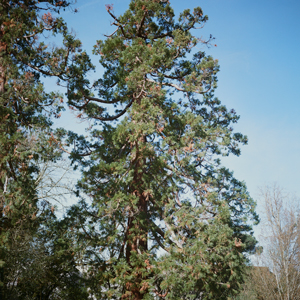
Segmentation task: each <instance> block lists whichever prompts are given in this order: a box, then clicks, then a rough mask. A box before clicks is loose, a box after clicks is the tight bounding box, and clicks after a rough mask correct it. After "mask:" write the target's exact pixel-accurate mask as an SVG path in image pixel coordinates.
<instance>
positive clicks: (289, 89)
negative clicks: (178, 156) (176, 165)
mask: <svg viewBox="0 0 300 300" xmlns="http://www.w3.org/2000/svg"><path fill="white" fill-rule="evenodd" d="M129 2H130V0H85V1H83V0H78V1H77V3H76V4H75V5H74V8H77V9H78V11H79V12H78V13H77V14H74V13H72V12H71V11H70V10H67V11H66V12H65V13H63V14H62V16H63V17H64V18H65V20H66V21H67V22H68V25H69V27H71V28H73V29H74V32H76V34H77V36H78V38H79V39H81V40H82V42H83V48H84V49H86V50H87V51H88V53H91V50H92V47H93V45H94V44H95V41H96V40H99V39H104V38H105V37H104V36H103V34H109V33H112V32H113V28H112V27H111V26H110V23H111V17H110V16H109V15H108V13H107V11H106V9H105V4H113V6H114V12H115V14H116V15H120V14H122V13H123V12H124V11H125V10H126V9H127V7H128V4H129ZM170 3H171V5H172V6H173V7H174V9H175V12H176V13H177V14H178V13H179V12H180V11H182V10H183V9H186V8H194V7H195V6H200V7H202V9H203V11H204V14H207V15H208V17H209V21H208V23H207V25H206V26H205V28H204V29H202V30H199V32H198V36H199V37H200V36H203V38H205V37H208V36H209V34H212V35H213V36H215V37H216V40H215V42H216V44H217V47H213V48H210V49H207V50H205V51H206V52H207V53H208V54H210V55H212V56H213V57H214V58H215V59H218V60H219V63H220V67H221V71H220V73H219V76H218V78H219V82H218V89H217V92H216V96H217V97H218V98H219V99H220V100H221V101H222V103H223V104H225V105H226V106H227V107H228V108H234V109H235V110H236V111H237V113H238V114H239V115H240V116H241V118H240V121H239V123H238V124H237V125H236V126H235V131H240V132H242V133H243V134H246V135H248V138H249V145H247V146H244V147H242V155H241V156H240V157H237V158H236V157H230V158H226V159H225V160H224V164H225V165H226V166H227V167H228V168H229V169H231V170H233V171H234V174H235V177H236V178H238V179H239V180H244V181H245V182H246V184H247V186H248V189H249V191H250V194H251V196H252V197H253V198H255V199H257V191H258V187H259V186H262V185H264V184H268V183H272V182H274V181H276V182H278V183H279V185H281V186H282V187H284V188H286V189H287V190H288V191H290V192H293V193H296V194H298V195H299V196H300V159H299V154H300V131H299V129H300V118H299V113H300V93H299V89H300V73H299V69H300V59H299V55H300V18H299V12H300V1H299V0H252V1H249V0H201V1H199V0H184V1H182V0H170ZM93 61H94V62H95V63H96V62H97V57H95V58H94V59H93ZM98 66H99V65H98ZM98 75H101V71H99V73H98ZM76 122H77V121H76V120H75V119H70V117H67V118H65V119H64V118H62V119H60V121H58V123H57V125H58V126H67V125H70V126H69V128H70V129H74V128H79V127H80V126H83V124H81V125H80V124H78V123H76ZM75 124H76V126H75Z"/></svg>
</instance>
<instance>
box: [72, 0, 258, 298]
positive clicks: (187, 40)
mask: <svg viewBox="0 0 300 300" xmlns="http://www.w3.org/2000/svg"><path fill="white" fill-rule="evenodd" d="M106 8H107V11H108V13H109V14H110V15H111V17H112V20H113V23H112V24H113V25H114V26H115V31H114V32H113V33H112V34H111V35H109V36H107V39H106V40H104V41H101V40H100V41H98V42H97V44H96V46H95V48H94V53H95V54H98V55H100V64H101V65H102V66H103V67H104V69H105V73H104V75H103V77H102V78H101V79H99V80H98V81H96V82H94V83H93V84H92V85H91V86H89V85H88V84H89V82H88V80H87V79H86V78H85V77H83V76H77V79H76V80H73V81H70V82H69V86H68V97H69V104H70V106H71V108H72V109H73V110H78V116H79V117H81V116H82V117H87V118H89V119H90V120H91V121H92V122H91V136H90V139H89V140H84V139H83V137H80V138H79V139H77V142H76V143H77V145H76V150H74V151H73V154H72V156H73V159H74V161H77V163H78V164H79V165H80V166H81V167H82V174H83V175H82V180H81V181H80V182H79V184H78V187H79V189H80V190H81V191H82V192H83V193H85V194H86V195H87V196H88V197H90V198H91V199H92V206H91V210H90V211H88V212H86V222H89V223H90V224H92V223H93V222H96V227H95V229H94V227H93V226H95V224H94V225H93V226H89V227H87V226H84V227H83V228H84V230H86V237H87V238H88V239H89V240H90V245H91V246H92V245H93V247H94V248H93V247H91V251H90V252H89V255H90V256H89V259H92V258H94V265H93V268H92V269H91V270H92V272H91V274H94V275H95V274H96V275H95V276H96V277H97V280H98V284H99V288H98V294H97V299H136V300H138V299H227V297H228V295H229V294H230V293H233V294H234V293H235V292H236V291H237V290H238V288H239V282H241V280H242V279H241V278H242V273H243V269H244V265H245V262H246V259H245V254H244V253H245V252H246V251H250V250H251V248H253V246H254V245H255V240H254V238H253V237H252V231H251V226H250V225H249V221H248V220H250V219H252V220H254V221H257V215H256V214H255V211H254V209H255V203H254V201H253V200H252V199H251V198H250V196H249V194H248V192H247V190H246V187H245V185H244V183H242V182H240V181H238V180H236V179H235V178H234V177H233V174H232V172H230V171H229V170H228V169H226V168H225V167H223V166H221V164H220V159H219V158H218V156H220V155H228V154H230V153H232V154H234V155H239V154H240V150H239V145H240V144H245V143H247V138H246V137H245V136H244V135H242V134H240V133H234V132H233V129H232V128H231V124H233V123H236V122H237V120H238V118H239V117H238V116H237V115H236V113H235V111H234V110H231V111H228V110H227V109H226V107H225V106H224V105H222V104H221V102H220V101H219V100H218V99H217V98H216V97H215V96H214V90H215V88H216V86H217V72H218V70H219V66H218V62H217V60H214V59H213V58H212V57H211V56H207V55H206V54H205V52H202V51H198V52H197V51H196V50H197V49H199V46H202V45H207V44H209V43H210V42H211V41H212V40H210V39H209V40H207V41H204V40H202V39H200V38H197V37H196V36H194V33H195V30H194V29H197V28H198V27H200V28H201V27H202V26H203V25H204V24H205V22H206V21H207V19H208V17H207V16H205V15H204V14H203V12H202V9H201V8H199V7H197V8H195V9H194V10H193V11H190V10H189V9H187V10H185V11H183V12H182V13H181V14H180V17H179V19H178V21H175V16H174V11H173V9H172V8H171V6H170V4H169V1H163V0H132V1H131V3H130V5H129V9H128V10H127V11H126V12H125V13H124V14H123V15H121V16H116V15H115V13H114V11H113V7H112V5H107V6H106ZM95 93H97V94H98V95H97V96H96V95H95ZM113 112H114V113H113ZM74 139H76V135H74V134H71V135H70V142H72V143H73V142H74ZM92 250H94V252H93V254H91V252H92ZM99 251H100V252H99Z"/></svg>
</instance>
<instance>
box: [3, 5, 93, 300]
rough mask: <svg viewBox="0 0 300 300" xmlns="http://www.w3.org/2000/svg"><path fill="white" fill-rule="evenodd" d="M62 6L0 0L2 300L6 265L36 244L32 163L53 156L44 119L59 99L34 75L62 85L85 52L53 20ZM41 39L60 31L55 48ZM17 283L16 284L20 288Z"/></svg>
mask: <svg viewBox="0 0 300 300" xmlns="http://www.w3.org/2000/svg"><path fill="white" fill-rule="evenodd" d="M69 4H70V3H69V1H58V0H49V1H36V0H24V1H19V0H3V1H1V3H0V24H1V28H0V261H1V265H0V282H1V283H2V285H1V286H0V295H1V299H2V297H4V294H5V292H4V291H5V289H6V288H8V286H7V285H10V284H11V283H10V282H9V281H8V278H9V276H8V274H10V271H9V268H10V267H11V266H12V265H11V264H10V263H9V261H10V260H14V259H17V258H18V263H19V262H20V263H21V261H22V260H21V258H20V256H19V255H23V254H24V256H23V257H22V259H23V262H24V261H26V259H28V260H32V259H33V258H32V257H33V256H32V255H33V253H34V252H32V251H33V249H32V248H33V247H34V244H35V241H34V240H32V239H30V238H29V237H30V236H35V238H37V237H36V234H37V233H36V231H37V230H38V228H39V227H40V221H41V218H38V215H40V207H41V206H40V203H39V201H38V200H39V195H38V191H37V185H38V182H37V176H38V174H39V166H38V164H39V162H43V161H44V162H45V161H55V160H57V158H58V157H59V156H60V152H59V151H58V141H57V137H56V136H55V134H53V133H51V128H50V125H51V123H52V122H51V118H53V117H55V118H58V117H60V112H61V110H62V109H63V104H62V102H63V99H62V96H61V95H60V94H59V93H56V92H49V93H48V92H46V91H45V90H44V86H43V83H42V81H41V76H54V77H58V78H59V79H60V80H66V79H67V78H69V77H70V76H73V74H75V73H76V72H77V73H78V72H79V68H78V67H76V65H82V64H83V61H86V62H87V56H86V54H85V53H84V52H80V50H81V49H80V47H81V44H80V42H79V41H78V40H76V39H74V37H73V36H72V35H70V33H69V32H68V29H67V27H66V24H65V23H64V21H63V20H62V19H61V18H59V17H57V18H56V17H54V15H55V14H57V13H59V12H60V10H61V9H64V8H65V7H67V6H69ZM48 34H49V35H54V36H56V35H58V34H59V35H60V36H61V37H62V47H50V46H49V45H47V44H46V39H45V36H47V35H48ZM85 66H86V67H85V68H83V69H84V70H86V68H89V63H88V62H87V63H86V64H85ZM23 237H24V239H25V240H24V241H22V238H23ZM40 243H41V241H38V242H37V244H39V245H40ZM18 245H19V246H20V245H22V247H23V246H24V247H25V248H24V249H25V250H24V252H20V251H19V252H18V251H17V250H18V247H19V246H18ZM22 247H21V246H20V248H22ZM27 250H28V251H27ZM15 251H17V252H15ZM26 257H27V258H26ZM33 263H34V264H35V262H33ZM16 266H17V264H16ZM35 267H36V268H37V269H38V268H42V265H40V266H39V267H38V266H37V264H35ZM21 269H22V268H21ZM40 270H42V269H40ZM34 271H36V274H35V275H34V274H32V276H33V277H34V276H36V278H35V279H37V277H42V276H41V273H39V271H38V270H33V272H34ZM16 272H21V270H20V269H19V270H17V271H16ZM44 272H46V271H45V270H44ZM26 276H27V275H26ZM29 278H30V277H29ZM29 278H27V279H26V280H27V283H29V280H28V279H29ZM18 282H19V281H18ZM4 283H6V285H5V284H4ZM18 286H19V287H21V283H20V284H18ZM29 286H30V285H28V287H29ZM23 288H24V289H25V288H26V286H23ZM31 292H34V290H32V291H31ZM21 298H22V297H21ZM22 299H25V296H24V297H23V298H22ZM30 299H34V297H33V296H32V298H30ZM39 299H40V298H39ZM70 299H71V298H70Z"/></svg>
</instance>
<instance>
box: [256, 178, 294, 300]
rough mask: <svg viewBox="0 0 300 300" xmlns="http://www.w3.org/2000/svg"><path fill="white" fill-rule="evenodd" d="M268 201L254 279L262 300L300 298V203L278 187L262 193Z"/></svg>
mask: <svg viewBox="0 0 300 300" xmlns="http://www.w3.org/2000/svg"><path fill="white" fill-rule="evenodd" d="M261 194H262V198H263V200H264V214H262V216H265V217H264V218H262V225H263V233H262V235H261V241H262V245H263V246H264V249H263V252H262V253H260V254H257V255H256V258H255V259H254V261H253V263H254V265H256V267H253V270H252V271H251V274H250V278H251V282H252V288H253V290H255V292H256V294H257V296H258V299H263V300H269V299H270V300H271V299H278V300H279V299H280V300H287V299H300V298H299V295H300V256H299V255H300V223H299V204H298V203H297V202H298V201H297V199H295V198H293V197H290V196H289V195H288V194H287V193H285V192H284V191H283V189H282V188H280V187H279V186H278V185H276V184H274V185H273V186H272V187H266V188H264V189H263V190H262V192H261Z"/></svg>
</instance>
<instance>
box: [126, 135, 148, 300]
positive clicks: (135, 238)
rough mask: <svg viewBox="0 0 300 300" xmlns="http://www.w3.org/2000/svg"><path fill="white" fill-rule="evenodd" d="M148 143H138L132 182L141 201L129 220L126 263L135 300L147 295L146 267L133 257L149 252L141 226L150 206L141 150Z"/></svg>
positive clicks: (129, 286) (135, 193)
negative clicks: (136, 213) (128, 267)
mask: <svg viewBox="0 0 300 300" xmlns="http://www.w3.org/2000/svg"><path fill="white" fill-rule="evenodd" d="M146 142H147V140H146V137H145V136H142V137H140V138H139V139H138V141H137V142H136V145H135V147H136V157H135V161H136V164H135V171H134V178H133V181H132V194H133V195H134V196H135V197H137V198H138V199H139V201H138V215H136V216H133V217H130V218H128V235H129V238H128V239H127V241H128V242H127V247H126V261H127V263H128V264H129V266H130V267H131V268H132V274H133V275H134V277H135V280H134V283H133V282H127V284H126V290H127V291H129V292H130V294H131V298H130V299H134V300H140V299H143V296H144V294H147V288H144V289H143V290H141V282H142V280H144V279H146V278H143V276H142V270H143V269H144V268H145V266H144V265H136V264H134V265H133V264H132V256H133V255H134V254H136V255H137V256H139V255H142V254H143V253H145V252H147V250H148V241H147V236H148V232H147V229H146V228H145V225H144V224H141V220H145V219H146V218H147V213H148V205H147V200H146V197H145V195H144V193H143V179H142V174H143V169H144V166H145V163H146V160H145V159H144V158H143V156H142V154H141V152H140V150H141V149H142V147H144V145H145V143H146ZM132 214H133V215H134V211H132Z"/></svg>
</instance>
